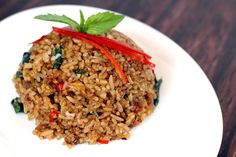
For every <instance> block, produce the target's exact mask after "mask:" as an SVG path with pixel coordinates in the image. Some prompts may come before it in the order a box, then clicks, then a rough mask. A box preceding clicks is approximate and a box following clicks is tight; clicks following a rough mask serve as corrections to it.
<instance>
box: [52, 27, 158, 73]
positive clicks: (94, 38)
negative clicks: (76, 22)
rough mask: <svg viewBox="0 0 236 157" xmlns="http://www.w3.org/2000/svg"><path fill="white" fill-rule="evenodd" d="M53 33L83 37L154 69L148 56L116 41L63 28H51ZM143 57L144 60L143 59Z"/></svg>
mask: <svg viewBox="0 0 236 157" xmlns="http://www.w3.org/2000/svg"><path fill="white" fill-rule="evenodd" d="M53 31H55V32H57V33H60V34H64V35H69V36H72V37H74V38H79V37H84V38H86V39H90V40H92V41H95V42H97V43H98V44H103V45H105V46H107V47H109V48H112V49H116V50H118V51H120V52H122V53H124V54H127V55H128V56H130V57H131V58H133V59H135V60H138V61H140V62H142V63H144V64H146V65H149V66H151V67H152V68H154V67H155V64H154V63H151V62H150V61H148V60H147V59H146V58H148V59H151V56H149V55H148V54H146V53H144V52H141V51H139V50H136V49H134V48H131V47H129V46H126V45H123V44H121V43H119V42H117V41H114V40H111V39H108V38H105V37H100V36H93V35H89V34H84V33H81V32H75V31H73V30H70V29H65V28H64V29H63V28H57V27H53ZM133 52H135V53H137V54H140V55H141V56H142V57H141V56H138V55H137V54H135V53H133ZM143 57H144V58H143ZM145 57H146V58H145Z"/></svg>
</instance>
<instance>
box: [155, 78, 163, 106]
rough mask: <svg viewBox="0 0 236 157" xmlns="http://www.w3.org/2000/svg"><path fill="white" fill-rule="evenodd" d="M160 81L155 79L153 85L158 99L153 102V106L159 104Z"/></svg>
mask: <svg viewBox="0 0 236 157" xmlns="http://www.w3.org/2000/svg"><path fill="white" fill-rule="evenodd" d="M161 83H162V79H159V80H157V79H156V78H155V85H154V90H156V92H157V94H158V97H157V98H156V99H155V100H154V105H155V106H157V105H158V103H159V91H160V87H161Z"/></svg>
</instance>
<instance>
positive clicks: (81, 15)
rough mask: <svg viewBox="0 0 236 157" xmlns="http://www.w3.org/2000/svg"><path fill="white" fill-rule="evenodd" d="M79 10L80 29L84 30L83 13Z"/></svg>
mask: <svg viewBox="0 0 236 157" xmlns="http://www.w3.org/2000/svg"><path fill="white" fill-rule="evenodd" d="M79 12H80V31H81V32H84V30H85V28H84V23H85V20H84V14H83V12H82V11H81V10H80V11H79Z"/></svg>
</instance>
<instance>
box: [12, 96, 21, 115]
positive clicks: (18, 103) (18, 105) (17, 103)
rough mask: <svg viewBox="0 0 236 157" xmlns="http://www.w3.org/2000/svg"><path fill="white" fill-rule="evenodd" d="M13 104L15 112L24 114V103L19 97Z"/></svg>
mask: <svg viewBox="0 0 236 157" xmlns="http://www.w3.org/2000/svg"><path fill="white" fill-rule="evenodd" d="M11 104H12V106H13V108H14V110H15V112H16V113H22V112H24V107H23V104H22V102H21V101H20V98H19V97H16V98H15V99H13V100H12V101H11Z"/></svg>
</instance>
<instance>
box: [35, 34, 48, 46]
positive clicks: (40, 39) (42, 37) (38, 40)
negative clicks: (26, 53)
mask: <svg viewBox="0 0 236 157" xmlns="http://www.w3.org/2000/svg"><path fill="white" fill-rule="evenodd" d="M45 37H46V35H43V36H41V37H40V38H39V39H37V40H35V41H33V42H32V44H37V43H39V42H40V41H42V40H44V39H45Z"/></svg>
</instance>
